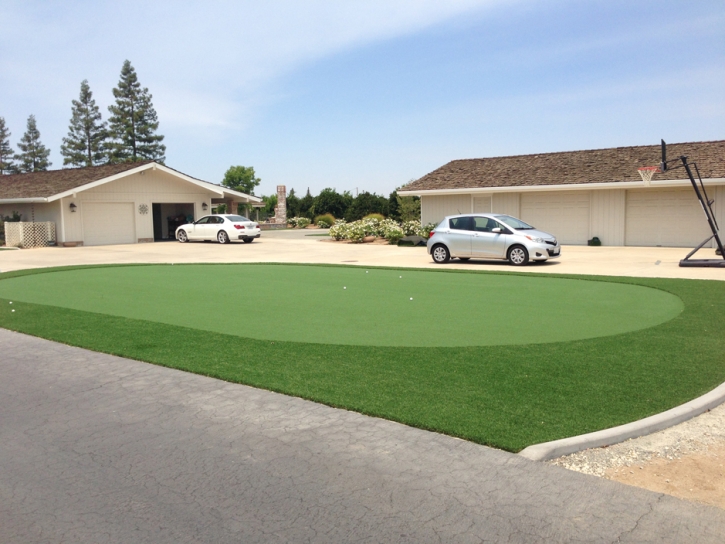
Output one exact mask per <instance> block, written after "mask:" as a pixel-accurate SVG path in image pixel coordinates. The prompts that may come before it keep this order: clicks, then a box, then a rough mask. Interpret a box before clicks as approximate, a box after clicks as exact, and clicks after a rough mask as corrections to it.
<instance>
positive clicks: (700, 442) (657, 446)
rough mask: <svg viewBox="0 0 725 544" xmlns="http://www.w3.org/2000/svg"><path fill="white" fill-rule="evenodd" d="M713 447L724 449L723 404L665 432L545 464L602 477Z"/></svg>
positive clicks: (699, 452)
mask: <svg viewBox="0 0 725 544" xmlns="http://www.w3.org/2000/svg"><path fill="white" fill-rule="evenodd" d="M713 446H716V447H718V446H719V447H722V446H725V404H721V405H720V406H718V407H717V408H714V409H712V410H709V411H707V412H705V413H704V414H701V415H699V416H697V417H695V418H693V419H691V420H689V421H685V422H684V423H680V424H679V425H675V426H674V427H670V428H669V429H665V430H664V431H659V432H656V433H653V434H650V435H647V436H641V437H639V438H632V439H630V440H627V441H625V442H622V443H620V444H615V445H613V446H606V447H603V448H592V449H589V450H584V451H580V452H577V453H572V454H571V455H565V456H563V457H559V458H557V459H552V460H550V461H547V463H548V464H550V465H556V466H560V467H564V468H568V469H570V470H575V471H577V472H582V473H584V474H591V475H594V476H600V477H604V476H605V475H606V473H607V471H608V470H609V469H617V468H622V467H633V466H637V467H641V466H643V465H645V464H647V463H649V462H651V461H654V460H657V459H667V460H673V459H679V458H681V457H683V456H685V455H689V454H693V453H698V454H705V455H706V454H707V452H708V450H709V449H710V448H712V447H713ZM713 449H714V448H713Z"/></svg>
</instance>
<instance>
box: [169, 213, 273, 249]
mask: <svg viewBox="0 0 725 544" xmlns="http://www.w3.org/2000/svg"><path fill="white" fill-rule="evenodd" d="M260 233H261V231H260V229H259V225H258V224H257V223H255V222H254V221H250V220H249V219H247V218H246V217H242V216H241V215H205V216H204V217H202V218H201V219H199V220H198V221H195V222H194V223H187V224H186V225H181V226H180V227H179V228H177V229H176V239H177V240H178V241H179V242H182V243H183V242H188V241H190V240H216V241H217V242H219V243H220V244H228V243H229V242H231V241H232V240H242V241H243V242H245V243H247V244H251V243H252V242H253V241H254V239H255V238H259V237H260Z"/></svg>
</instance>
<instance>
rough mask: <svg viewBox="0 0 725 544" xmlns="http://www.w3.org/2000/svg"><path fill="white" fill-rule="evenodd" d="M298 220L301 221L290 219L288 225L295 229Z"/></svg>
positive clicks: (296, 218) (295, 218)
mask: <svg viewBox="0 0 725 544" xmlns="http://www.w3.org/2000/svg"><path fill="white" fill-rule="evenodd" d="M298 220H299V217H288V218H287V224H288V225H289V226H290V227H292V228H295V227H296V226H297V221H298Z"/></svg>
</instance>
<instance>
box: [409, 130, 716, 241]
mask: <svg viewBox="0 0 725 544" xmlns="http://www.w3.org/2000/svg"><path fill="white" fill-rule="evenodd" d="M667 154H668V155H667V156H668V158H669V159H673V158H676V157H678V156H680V155H686V156H688V157H689V160H690V162H692V161H695V162H697V165H698V167H699V170H700V174H701V176H702V178H703V181H704V183H705V187H706V188H707V191H708V194H709V196H710V198H712V199H714V200H715V201H716V203H715V205H714V211H715V214H716V218H717V221H718V223H719V224H720V225H721V226H722V225H725V141H724V140H720V141H713V142H690V143H679V144H667ZM660 155H661V151H660V146H659V145H651V146H632V147H616V148H609V149H593V150H586V151H568V152H563V153H542V154H537V155H518V156H511V157H494V158H484V159H464V160H454V161H451V162H449V163H448V164H446V165H444V166H442V167H440V168H438V169H437V170H434V171H433V172H431V173H430V174H427V175H425V176H423V177H422V178H420V179H418V180H416V181H413V182H411V183H409V184H408V185H406V186H405V187H403V188H402V189H400V190H399V191H398V194H400V195H402V196H406V195H407V196H420V197H421V215H422V220H423V223H424V224H425V223H438V222H439V221H440V220H441V219H443V218H444V217H445V216H447V215H454V214H458V213H471V212H494V213H506V214H509V215H513V216H515V217H519V218H521V219H523V220H524V221H526V222H527V223H531V224H532V225H534V226H536V227H537V228H540V229H542V230H544V231H547V232H551V233H553V234H555V235H556V236H557V237H558V238H559V240H560V241H561V242H562V243H564V244H586V243H587V240H590V239H591V238H593V237H595V236H596V237H598V238H599V239H600V240H601V241H602V243H603V244H604V245H609V246H624V245H627V246H673V247H678V246H682V247H692V246H696V245H697V244H699V243H700V242H702V240H704V239H705V238H707V237H708V236H709V235H710V234H711V232H710V229H709V227H708V225H707V223H706V220H705V215H704V214H703V212H702V209H701V208H700V203H699V201H698V200H697V198H696V196H695V192H694V191H693V189H692V186H691V184H690V181H689V179H688V178H687V174H686V173H685V171H684V170H683V169H675V170H668V171H667V172H665V173H657V174H655V175H654V178H653V179H652V181H650V182H649V183H646V182H644V181H643V180H642V179H641V178H640V176H639V173H638V171H637V169H638V168H640V167H643V166H655V165H658V164H659V162H660Z"/></svg>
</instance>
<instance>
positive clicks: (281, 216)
mask: <svg viewBox="0 0 725 544" xmlns="http://www.w3.org/2000/svg"><path fill="white" fill-rule="evenodd" d="M274 222H275V223H282V224H285V223H287V187H285V186H284V185H277V205H276V206H275V207H274Z"/></svg>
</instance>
